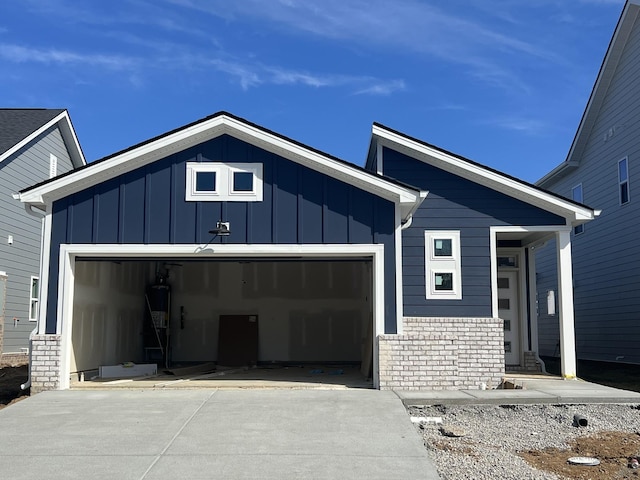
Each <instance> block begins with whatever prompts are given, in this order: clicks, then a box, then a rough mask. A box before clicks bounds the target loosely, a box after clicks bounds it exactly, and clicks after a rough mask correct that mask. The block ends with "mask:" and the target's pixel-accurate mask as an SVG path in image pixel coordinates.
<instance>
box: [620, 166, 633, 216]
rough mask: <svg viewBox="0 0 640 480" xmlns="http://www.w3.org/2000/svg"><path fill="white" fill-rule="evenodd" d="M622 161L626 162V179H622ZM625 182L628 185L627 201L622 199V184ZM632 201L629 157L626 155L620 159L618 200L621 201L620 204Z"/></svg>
mask: <svg viewBox="0 0 640 480" xmlns="http://www.w3.org/2000/svg"><path fill="white" fill-rule="evenodd" d="M622 162H625V163H624V166H625V176H626V177H627V178H626V179H625V180H622V178H620V164H621V163H622ZM625 184H626V186H627V201H626V202H623V201H622V186H623V185H625ZM630 201H631V188H630V182H629V157H624V158H622V159H620V160H618V202H619V203H620V205H626V204H627V203H629V202H630Z"/></svg>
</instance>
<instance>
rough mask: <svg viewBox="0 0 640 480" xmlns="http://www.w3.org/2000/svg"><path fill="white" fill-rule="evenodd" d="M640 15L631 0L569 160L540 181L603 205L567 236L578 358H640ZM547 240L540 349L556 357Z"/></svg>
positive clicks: (540, 258) (541, 263)
mask: <svg viewBox="0 0 640 480" xmlns="http://www.w3.org/2000/svg"><path fill="white" fill-rule="evenodd" d="M639 15H640V1H638V0H631V1H628V2H627V3H626V5H625V7H624V9H623V11H622V15H621V17H620V20H619V21H618V25H617V27H616V29H615V32H614V34H613V38H612V40H611V43H610V44H609V49H608V50H607V53H606V55H605V58H604V61H603V63H602V66H601V68H600V72H599V74H598V77H597V79H596V82H595V86H594V87H593V91H592V92H591V96H590V98H589V101H588V103H587V107H586V109H585V111H584V114H583V116H582V120H581V121H580V125H579V127H578V131H577V133H576V135H575V138H574V140H573V144H572V145H571V149H570V150H569V154H568V156H567V159H566V160H565V161H564V162H563V163H562V164H560V165H559V166H558V167H556V168H555V169H554V170H552V171H551V172H550V173H549V174H547V175H546V176H545V177H543V178H542V179H541V180H539V181H538V182H537V185H539V186H540V187H542V188H545V189H548V190H551V191H553V192H557V193H559V194H561V195H565V196H567V197H569V198H574V199H576V200H578V201H580V202H583V201H584V202H585V203H587V204H588V205H592V206H593V207H596V208H597V209H599V210H601V211H602V213H601V215H600V216H599V217H598V219H597V220H596V221H594V222H592V223H590V224H588V225H585V226H579V227H576V229H575V230H574V231H573V232H572V235H571V236H572V243H573V259H574V261H573V272H574V278H575V284H574V292H575V293H574V295H575V319H576V345H577V354H578V358H580V359H588V360H599V361H610V362H628V363H640V349H639V348H638V345H639V342H640V331H639V329H640V242H638V235H639V233H640V209H638V208H637V207H638V200H639V197H638V189H637V187H638V186H639V185H640V16H639ZM549 247H550V248H549V249H546V248H545V249H541V250H540V251H539V252H538V254H537V263H538V289H539V315H540V319H539V322H540V352H541V354H542V355H547V356H557V355H558V342H559V333H558V330H557V327H556V325H557V315H555V314H554V302H553V296H554V293H555V292H556V274H555V272H556V265H555V261H554V258H553V256H551V255H548V253H547V252H548V251H549V250H553V249H552V247H553V245H552V244H550V245H549ZM548 297H549V298H548Z"/></svg>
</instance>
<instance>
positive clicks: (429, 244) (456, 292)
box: [424, 230, 462, 300]
mask: <svg viewBox="0 0 640 480" xmlns="http://www.w3.org/2000/svg"><path fill="white" fill-rule="evenodd" d="M435 240H451V255H450V256H436V254H435V248H434V242H435ZM424 248H425V250H424V258H425V290H426V298H427V299H430V300H445V299H446V300H461V299H462V268H461V265H460V231H458V230H425V232H424ZM436 273H452V274H453V282H452V287H453V289H452V290H436V285H435V274H436Z"/></svg>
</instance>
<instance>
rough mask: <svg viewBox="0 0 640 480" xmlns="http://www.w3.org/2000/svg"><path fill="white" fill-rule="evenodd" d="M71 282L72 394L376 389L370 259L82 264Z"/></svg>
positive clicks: (85, 261) (108, 261)
mask: <svg viewBox="0 0 640 480" xmlns="http://www.w3.org/2000/svg"><path fill="white" fill-rule="evenodd" d="M74 277H75V282H74V295H73V319H72V332H71V349H70V360H69V367H70V368H69V371H70V374H71V385H72V386H80V385H78V383H83V385H82V386H83V387H90V386H98V385H111V386H115V385H122V386H126V385H127V384H128V385H129V386H134V385H135V386H143V384H144V386H172V385H175V386H187V385H189V386H191V387H193V386H197V385H202V386H205V385H209V386H215V387H218V386H224V384H225V383H226V384H228V386H251V385H252V384H253V385H256V386H258V385H259V386H268V385H267V384H268V383H270V382H272V383H271V385H272V386H283V385H286V384H289V383H291V386H296V385H300V384H303V383H308V384H310V385H323V384H326V385H338V386H339V385H344V386H352V387H353V386H356V387H371V374H372V350H373V349H372V345H373V340H372V338H373V304H374V302H373V299H372V295H373V287H372V285H373V282H372V262H371V259H370V258H348V259H344V258H337V259H327V258H296V259H288V258H287V259H282V258H275V259H264V258H260V259H257V258H256V259H246V258H243V259H198V260H194V259H185V258H178V259H171V258H154V259H144V258H142V259H132V258H123V259H114V258H109V259H101V258H76V261H75V271H74ZM140 365H157V374H156V375H155V376H148V377H144V376H143V375H136V370H135V369H136V368H137V367H138V366H140ZM111 366H115V367H116V369H115V370H114V372H115V373H114V375H115V376H114V377H109V378H106V377H108V375H106V372H107V371H108V368H106V367H111ZM101 367H102V369H101ZM127 368H129V369H132V370H130V372H131V376H130V377H129V378H128V379H127V378H122V377H125V376H128V375H127V374H128V373H129V372H127V371H126V369H127ZM118 369H120V370H125V375H122V376H120V378H119V376H118V372H117V370H118ZM101 370H102V372H101ZM101 373H102V375H101ZM132 378H133V379H132ZM91 380H93V381H91ZM132 382H133V383H132ZM265 382H267V384H265ZM181 384H184V385H181Z"/></svg>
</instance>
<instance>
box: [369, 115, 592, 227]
mask: <svg viewBox="0 0 640 480" xmlns="http://www.w3.org/2000/svg"><path fill="white" fill-rule="evenodd" d="M372 142H376V143H377V145H382V146H384V147H388V148H390V149H393V150H396V151H399V152H401V153H403V154H406V155H408V156H410V157H411V158H415V159H417V160H419V161H421V162H424V163H427V164H429V165H433V166H434V167H437V168H440V169H442V170H444V171H446V172H449V173H452V174H454V175H457V176H459V177H461V178H465V179H467V180H470V181H472V182H474V183H477V184H480V185H483V186H485V187H488V188H491V189H492V190H496V191H498V192H501V193H504V194H505V195H508V196H510V197H513V198H516V199H518V200H521V201H523V202H525V203H528V204H530V205H534V206H536V207H539V208H542V209H544V210H546V211H549V212H552V213H555V214H556V215H559V216H561V217H564V218H566V219H567V221H568V222H571V223H572V224H577V223H583V222H585V221H588V220H592V219H593V218H594V216H595V213H594V211H593V210H592V209H590V208H589V207H586V206H582V205H577V204H575V203H573V202H570V201H568V200H563V199H562V198H560V197H558V196H556V195H552V194H550V193H547V192H545V191H543V190H541V189H539V188H537V187H535V186H533V185H529V184H527V183H526V182H522V181H519V180H516V179H514V178H511V177H509V176H507V175H503V174H501V173H499V172H496V171H494V170H491V169H488V168H486V167H482V166H481V165H478V164H475V163H473V162H470V161H467V160H464V159H462V158H459V157H457V156H454V155H451V154H449V153H447V152H445V151H443V150H440V149H438V148H435V147H430V146H428V145H425V144H424V143H422V142H420V141H418V140H415V139H412V138H410V137H407V136H405V135H402V134H400V133H397V132H394V131H392V130H390V129H388V128H385V127H383V126H381V125H374V126H373V129H372Z"/></svg>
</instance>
